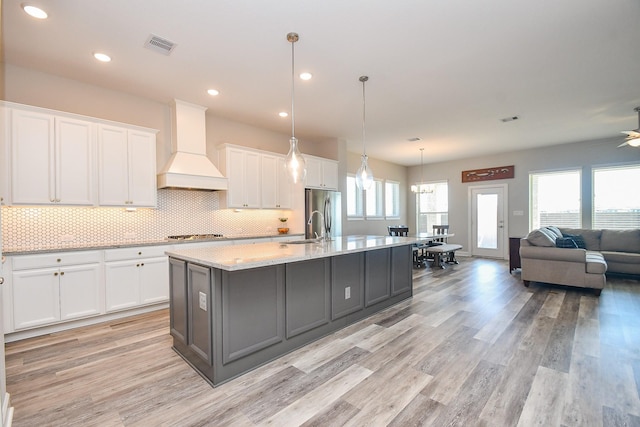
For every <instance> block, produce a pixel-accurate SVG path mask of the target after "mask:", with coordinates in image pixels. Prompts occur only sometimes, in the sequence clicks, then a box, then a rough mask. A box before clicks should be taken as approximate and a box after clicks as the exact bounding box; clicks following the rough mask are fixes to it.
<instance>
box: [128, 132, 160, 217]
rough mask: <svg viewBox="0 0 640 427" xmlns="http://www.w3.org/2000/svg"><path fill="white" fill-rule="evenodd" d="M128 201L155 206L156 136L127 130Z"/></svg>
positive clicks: (135, 204) (139, 204)
mask: <svg viewBox="0 0 640 427" xmlns="http://www.w3.org/2000/svg"><path fill="white" fill-rule="evenodd" d="M128 137H129V201H130V202H131V203H130V205H133V206H147V207H155V206H156V136H155V135H154V134H151V133H147V132H139V131H129V133H128Z"/></svg>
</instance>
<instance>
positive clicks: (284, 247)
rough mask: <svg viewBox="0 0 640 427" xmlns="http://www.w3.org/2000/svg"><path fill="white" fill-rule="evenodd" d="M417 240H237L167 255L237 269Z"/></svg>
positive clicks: (371, 238)
mask: <svg viewBox="0 0 640 427" xmlns="http://www.w3.org/2000/svg"><path fill="white" fill-rule="evenodd" d="M418 240H419V239H418V238H414V237H392V236H342V237H336V238H335V239H333V240H331V241H328V242H323V243H307V244H293V243H286V242H265V243H254V244H252V245H242V244H236V245H233V246H217V247H201V248H193V249H186V248H185V249H179V248H175V249H173V250H170V251H167V255H169V256H170V257H174V258H178V259H182V260H184V261H189V262H194V263H198V264H200V265H205V266H208V267H213V268H219V269H222V270H227V271H235V270H246V269H250V268H256V267H264V266H269V265H276V264H285V263H289V262H296V261H304V260H309V259H314V258H325V257H331V256H336V255H343V254H347V253H354V252H364V251H369V250H373V249H381V248H388V247H393V246H405V245H410V244H413V243H415V242H417V241H418Z"/></svg>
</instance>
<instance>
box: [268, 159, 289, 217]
mask: <svg viewBox="0 0 640 427" xmlns="http://www.w3.org/2000/svg"><path fill="white" fill-rule="evenodd" d="M261 160H262V163H261V167H262V168H261V173H262V178H261V180H260V183H261V184H262V207H263V208H271V209H290V208H291V199H292V194H291V193H292V191H293V186H292V185H291V181H289V179H288V178H287V176H286V170H285V168H284V160H285V158H284V156H276V155H269V154H263V155H262V156H261Z"/></svg>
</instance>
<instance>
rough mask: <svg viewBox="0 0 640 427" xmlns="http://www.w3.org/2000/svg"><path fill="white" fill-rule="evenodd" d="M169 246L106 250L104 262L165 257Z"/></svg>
mask: <svg viewBox="0 0 640 427" xmlns="http://www.w3.org/2000/svg"><path fill="white" fill-rule="evenodd" d="M170 247H171V246H170V245H163V246H138V247H134V248H122V249H107V250H105V251H104V260H105V261H124V260H127V259H136V258H155V257H161V256H165V252H166V251H168V250H169V248H170Z"/></svg>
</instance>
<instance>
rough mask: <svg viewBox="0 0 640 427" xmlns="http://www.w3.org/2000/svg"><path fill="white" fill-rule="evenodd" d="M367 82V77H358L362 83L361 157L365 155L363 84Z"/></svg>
mask: <svg viewBox="0 0 640 427" xmlns="http://www.w3.org/2000/svg"><path fill="white" fill-rule="evenodd" d="M367 80H369V77H367V76H362V77H360V81H361V82H362V155H363V156H366V155H367V144H366V142H365V141H366V140H365V133H364V128H365V116H366V105H367V103H366V102H365V91H364V83H365V82H366V81H367Z"/></svg>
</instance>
